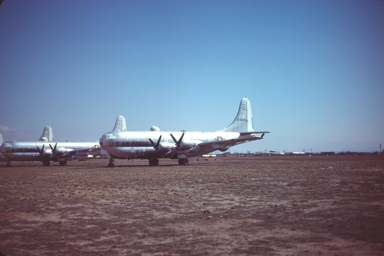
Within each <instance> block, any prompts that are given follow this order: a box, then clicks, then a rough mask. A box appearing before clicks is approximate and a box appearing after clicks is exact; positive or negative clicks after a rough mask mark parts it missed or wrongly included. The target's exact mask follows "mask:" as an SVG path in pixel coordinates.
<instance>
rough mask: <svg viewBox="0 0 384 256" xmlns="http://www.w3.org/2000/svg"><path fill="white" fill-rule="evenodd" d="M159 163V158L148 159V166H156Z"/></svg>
mask: <svg viewBox="0 0 384 256" xmlns="http://www.w3.org/2000/svg"><path fill="white" fill-rule="evenodd" d="M158 165H159V159H157V158H154V159H149V166H158Z"/></svg>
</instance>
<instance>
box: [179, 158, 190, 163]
mask: <svg viewBox="0 0 384 256" xmlns="http://www.w3.org/2000/svg"><path fill="white" fill-rule="evenodd" d="M188 163H189V160H188V158H179V165H188Z"/></svg>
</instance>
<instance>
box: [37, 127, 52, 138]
mask: <svg viewBox="0 0 384 256" xmlns="http://www.w3.org/2000/svg"><path fill="white" fill-rule="evenodd" d="M39 141H53V132H52V128H51V126H45V127H44V130H43V134H41V137H40V139H39Z"/></svg>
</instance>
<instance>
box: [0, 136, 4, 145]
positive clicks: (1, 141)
mask: <svg viewBox="0 0 384 256" xmlns="http://www.w3.org/2000/svg"><path fill="white" fill-rule="evenodd" d="M3 142H4V141H3V135H2V134H1V133H0V146H1V145H3Z"/></svg>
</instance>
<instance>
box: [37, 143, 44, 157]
mask: <svg viewBox="0 0 384 256" xmlns="http://www.w3.org/2000/svg"><path fill="white" fill-rule="evenodd" d="M36 147H37V149H38V150H39V154H40V155H43V152H44V144H43V147H42V148H41V149H40V148H39V146H36Z"/></svg>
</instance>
